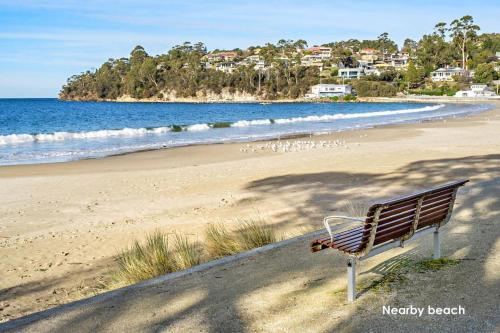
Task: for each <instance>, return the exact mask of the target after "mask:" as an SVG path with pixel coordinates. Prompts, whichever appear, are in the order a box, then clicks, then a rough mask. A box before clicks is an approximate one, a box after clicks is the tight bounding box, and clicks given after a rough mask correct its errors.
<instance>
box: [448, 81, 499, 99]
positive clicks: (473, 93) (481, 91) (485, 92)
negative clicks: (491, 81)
mask: <svg viewBox="0 0 500 333" xmlns="http://www.w3.org/2000/svg"><path fill="white" fill-rule="evenodd" d="M492 96H496V94H495V93H494V92H493V91H492V90H491V89H489V88H488V86H487V85H486V84H472V85H471V86H470V90H460V91H457V92H456V94H455V97H492Z"/></svg>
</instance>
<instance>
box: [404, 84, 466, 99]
mask: <svg viewBox="0 0 500 333" xmlns="http://www.w3.org/2000/svg"><path fill="white" fill-rule="evenodd" d="M458 90H459V89H458V87H450V86H448V85H442V86H439V87H437V88H427V89H413V90H409V91H408V93H409V94H412V95H427V96H453V95H455V93H456V92H457V91H458Z"/></svg>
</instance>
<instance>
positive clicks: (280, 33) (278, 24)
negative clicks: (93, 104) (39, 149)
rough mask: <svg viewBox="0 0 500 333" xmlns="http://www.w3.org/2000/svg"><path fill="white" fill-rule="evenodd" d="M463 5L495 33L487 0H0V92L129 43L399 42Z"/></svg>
mask: <svg viewBox="0 0 500 333" xmlns="http://www.w3.org/2000/svg"><path fill="white" fill-rule="evenodd" d="M465 14H469V15H472V16H473V17H474V19H475V21H476V23H477V24H479V25H480V26H481V28H482V32H500V23H499V22H500V21H499V17H500V5H499V3H498V1H493V0H490V1H483V0H475V1H470V0H469V1H463V0H454V1H451V0H433V1H428V0H423V1H411V2H410V1H390V0H389V1H383V0H379V1H366V0H356V1H336V0H330V1H314V2H313V1H304V0H301V1H276V0H253V1H242V2H239V1H214V0H205V1H197V0H192V1H175V0H174V1H172V0H163V1H161V0H160V1H153V0H141V1H128V0H124V1H119V2H118V1H116V2H113V1H110V0H108V1H98V0H86V1H68V0H66V1H65V0H60V1H44V0H40V1H31V0H21V1H12V0H8V1H5V0H0V97H54V96H56V95H57V93H58V91H59V89H60V87H61V85H62V84H64V82H65V81H66V78H68V77H69V76H71V75H73V74H77V73H80V72H82V71H85V70H87V69H91V68H95V67H98V66H99V65H100V64H101V63H102V62H104V61H106V60H107V59H108V58H119V57H122V56H127V55H128V54H129V52H130V50H131V49H132V48H133V47H134V46H135V45H137V44H141V45H143V46H144V47H145V48H146V50H147V51H148V53H150V54H158V53H164V52H166V51H167V50H168V49H170V48H171V47H172V46H173V45H176V44H180V43H182V42H184V41H192V42H197V41H203V42H205V44H206V45H207V47H208V48H209V49H214V48H233V47H240V48H245V47H246V46H249V45H256V44H264V43H266V42H268V41H271V42H276V41H277V40H279V39H280V38H285V39H299V38H303V39H306V40H307V41H308V42H309V44H310V45H312V44H320V43H326V42H331V41H336V40H341V39H349V38H357V39H374V38H376V37H377V36H378V35H379V34H380V33H382V32H388V33H389V35H390V37H391V38H393V39H394V40H396V42H398V43H401V42H402V41H403V40H404V39H405V38H406V37H409V38H413V39H418V38H419V37H420V36H421V35H422V34H424V33H429V32H431V31H432V28H433V26H434V25H435V23H437V22H440V21H445V22H450V21H451V20H452V19H454V18H458V17H461V16H463V15H465Z"/></svg>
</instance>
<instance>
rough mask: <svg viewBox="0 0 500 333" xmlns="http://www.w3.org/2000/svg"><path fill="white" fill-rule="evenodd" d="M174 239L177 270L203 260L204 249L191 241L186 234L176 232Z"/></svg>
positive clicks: (197, 263)
mask: <svg viewBox="0 0 500 333" xmlns="http://www.w3.org/2000/svg"><path fill="white" fill-rule="evenodd" d="M174 240H175V248H174V251H173V253H174V265H175V270H181V269H186V268H189V267H192V266H196V265H199V264H200V263H201V262H202V251H201V249H200V248H199V246H197V244H195V243H192V242H190V241H189V240H188V238H187V237H186V236H183V235H180V234H175V235H174Z"/></svg>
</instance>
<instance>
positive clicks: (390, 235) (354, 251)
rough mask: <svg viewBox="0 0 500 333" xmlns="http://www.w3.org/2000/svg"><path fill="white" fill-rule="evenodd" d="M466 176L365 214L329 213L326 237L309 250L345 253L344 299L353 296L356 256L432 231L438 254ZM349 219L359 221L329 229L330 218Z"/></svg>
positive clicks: (436, 255)
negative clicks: (337, 229) (339, 229)
mask: <svg viewBox="0 0 500 333" xmlns="http://www.w3.org/2000/svg"><path fill="white" fill-rule="evenodd" d="M467 182H468V180H460V181H456V182H453V183H449V184H445V185H442V186H438V187H434V188H431V189H428V190H425V191H421V192H417V193H414V194H410V195H407V196H403V197H399V198H394V199H390V200H387V201H383V202H381V203H376V204H374V205H372V206H371V207H370V208H369V209H368V212H367V214H366V217H365V218H358V217H349V216H328V217H326V218H325V219H324V221H323V223H324V224H325V227H326V230H327V231H328V233H329V236H328V237H323V238H319V239H316V240H314V241H312V242H311V250H312V252H317V251H321V250H324V249H328V248H331V249H336V250H338V251H341V252H342V253H343V254H345V255H347V256H348V261H347V281H348V283H347V299H348V301H349V302H352V301H354V299H355V298H356V291H355V287H356V284H355V276H356V260H364V259H367V258H370V257H373V256H375V255H377V254H380V253H382V252H385V251H387V250H389V249H392V248H394V247H399V246H400V247H403V245H404V243H405V242H408V241H410V240H414V239H416V238H418V237H421V236H423V235H426V234H429V233H431V232H432V233H434V255H433V257H434V259H438V258H440V257H441V240H440V233H439V228H440V227H441V226H443V225H444V224H446V223H447V222H448V221H449V219H450V216H451V213H452V210H453V205H454V202H455V196H456V194H457V191H458V189H459V187H461V186H463V185H465V183H467ZM332 220H350V221H355V222H361V223H362V225H360V226H358V227H356V228H353V229H349V230H347V231H343V232H339V233H336V234H333V233H332V230H331V228H330V224H329V222H330V221H332Z"/></svg>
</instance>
